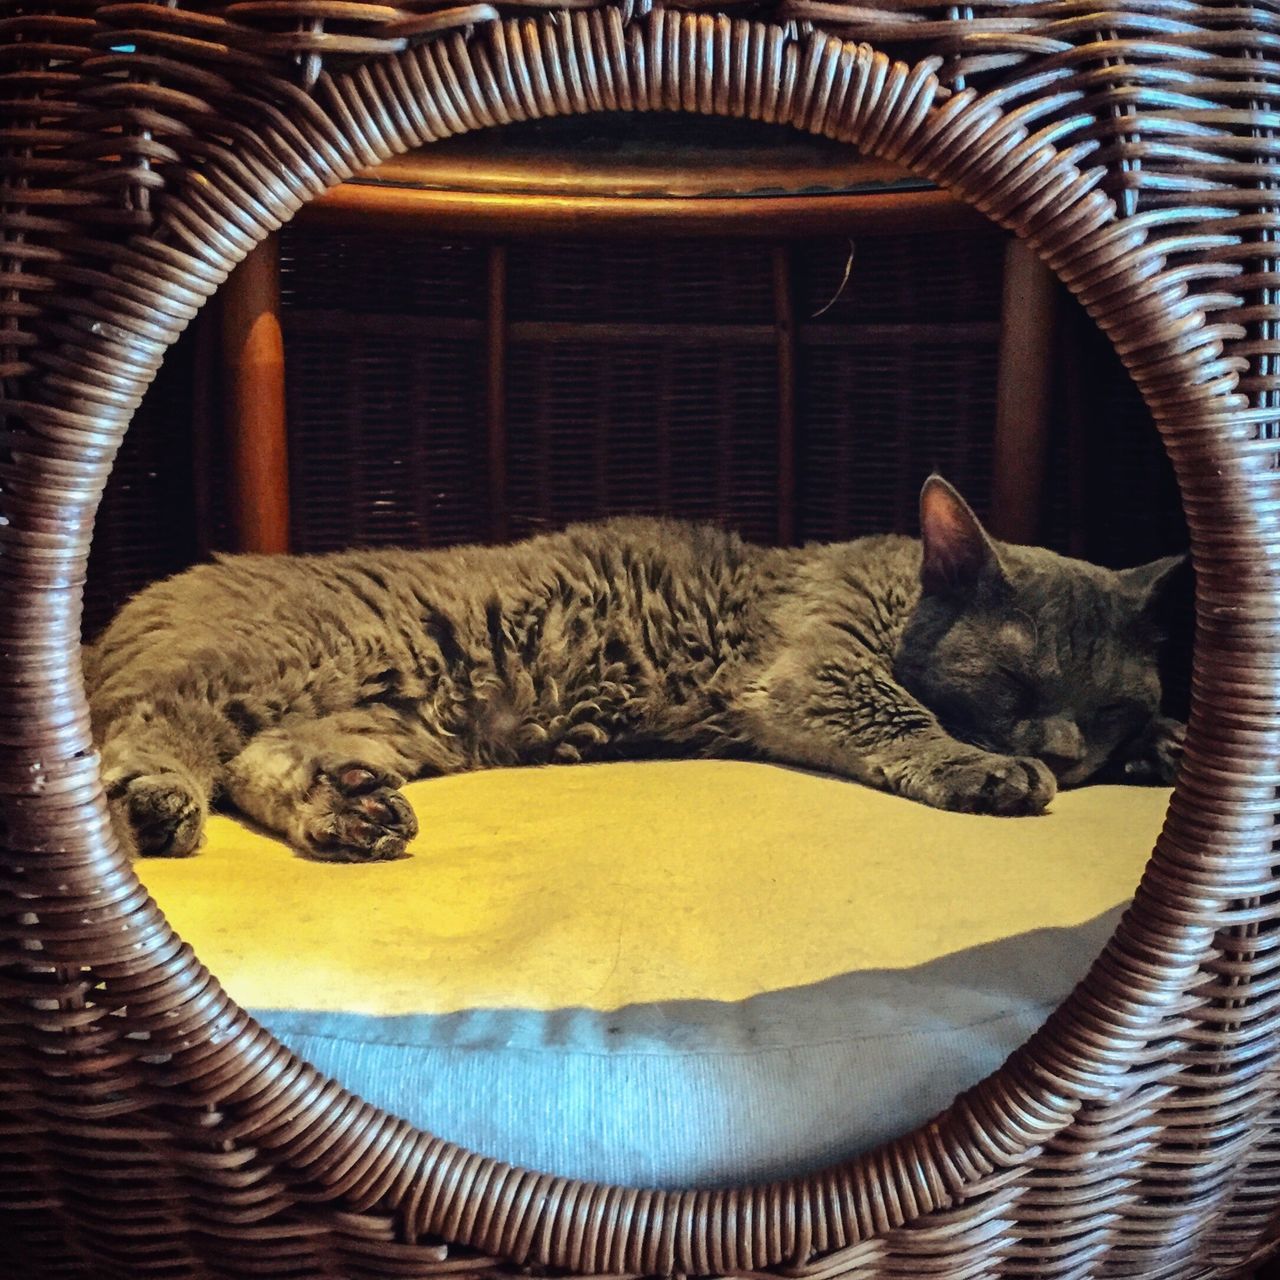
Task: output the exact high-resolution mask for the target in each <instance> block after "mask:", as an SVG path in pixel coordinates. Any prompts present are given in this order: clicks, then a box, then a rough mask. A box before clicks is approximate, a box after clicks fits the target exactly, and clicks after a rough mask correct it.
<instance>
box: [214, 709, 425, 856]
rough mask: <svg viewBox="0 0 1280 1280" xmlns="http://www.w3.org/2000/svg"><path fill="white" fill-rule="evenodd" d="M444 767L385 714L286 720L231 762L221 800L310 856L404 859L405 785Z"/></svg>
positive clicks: (408, 814) (409, 816) (410, 821)
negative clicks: (410, 779) (426, 769)
mask: <svg viewBox="0 0 1280 1280" xmlns="http://www.w3.org/2000/svg"><path fill="white" fill-rule="evenodd" d="M424 754H431V755H434V758H428V759H424ZM449 763H450V761H449V759H448V757H447V753H446V752H435V753H429V752H428V753H424V751H423V747H422V743H420V742H418V741H416V740H415V737H414V735H412V734H410V733H406V731H405V729H404V726H403V725H402V724H401V722H400V717H399V716H398V715H396V714H395V713H393V712H392V711H390V710H389V709H387V708H385V707H369V708H356V709H354V710H351V711H343V712H336V713H334V714H332V715H327V716H321V717H318V718H307V717H302V716H287V717H286V718H285V719H284V720H282V721H281V722H280V723H279V724H278V725H276V726H275V727H274V728H271V729H267V730H264V731H263V732H262V733H259V734H258V735H257V736H256V737H254V738H253V739H252V740H251V741H250V742H249V743H248V745H247V746H246V747H245V748H244V750H243V751H241V752H240V754H239V755H238V756H236V757H235V759H234V760H232V761H231V762H230V764H229V765H228V766H227V775H226V784H225V785H226V794H227V797H228V799H229V800H230V801H231V802H232V804H234V805H235V806H236V808H238V809H240V810H241V811H242V812H244V813H246V814H248V815H249V817H251V818H254V819H256V820H257V821H258V822H260V823H262V825H263V826H265V827H267V828H268V829H270V830H271V831H275V832H278V833H279V834H280V835H281V836H283V837H284V838H285V839H286V840H287V841H288V842H289V843H290V844H291V845H293V847H294V848H295V849H297V850H299V851H300V852H302V853H305V854H306V855H308V856H309V857H312V858H317V859H320V860H322V861H326V862H368V861H379V860H384V859H389V858H400V857H403V856H404V854H405V848H406V846H407V845H408V843H409V841H410V840H412V839H413V837H414V836H415V835H417V833H418V822H417V819H416V818H415V817H414V814H413V810H412V808H411V807H410V806H409V802H408V801H407V800H406V799H405V798H404V796H403V795H402V794H401V793H400V787H401V786H402V785H403V784H404V781H405V779H406V778H408V777H412V776H413V775H414V774H416V773H419V772H421V771H422V770H423V769H424V767H430V768H432V769H433V771H446V770H445V769H444V768H442V766H447V765H448V764H449Z"/></svg>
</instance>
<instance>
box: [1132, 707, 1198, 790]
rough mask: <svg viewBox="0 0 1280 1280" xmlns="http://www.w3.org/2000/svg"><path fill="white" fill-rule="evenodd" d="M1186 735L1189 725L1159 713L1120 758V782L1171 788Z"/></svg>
mask: <svg viewBox="0 0 1280 1280" xmlns="http://www.w3.org/2000/svg"><path fill="white" fill-rule="evenodd" d="M1186 736H1187V726H1186V725H1184V724H1183V723H1182V722H1181V721H1180V720H1170V719H1169V718H1168V717H1167V716H1157V717H1156V718H1155V719H1154V720H1152V722H1151V724H1150V725H1149V726H1148V727H1147V729H1146V731H1145V732H1144V733H1143V734H1142V736H1141V737H1140V738H1139V739H1138V740H1137V741H1136V742H1135V743H1134V744H1133V745H1132V746H1131V747H1130V748H1129V750H1128V751H1127V752H1126V753H1125V755H1124V757H1123V759H1122V760H1121V761H1120V767H1119V770H1118V774H1119V776H1118V778H1117V781H1120V782H1132V783H1137V784H1140V785H1143V786H1151V787H1171V786H1172V785H1173V784H1174V782H1175V780H1176V779H1177V776H1178V766H1179V765H1180V764H1181V763H1182V745H1183V742H1184V741H1185V739H1186Z"/></svg>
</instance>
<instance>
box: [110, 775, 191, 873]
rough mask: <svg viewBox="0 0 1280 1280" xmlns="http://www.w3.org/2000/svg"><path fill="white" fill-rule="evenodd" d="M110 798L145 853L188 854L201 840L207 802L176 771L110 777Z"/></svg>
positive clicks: (183, 855)
mask: <svg viewBox="0 0 1280 1280" xmlns="http://www.w3.org/2000/svg"><path fill="white" fill-rule="evenodd" d="M107 798H108V800H110V801H111V802H112V804H113V806H114V807H117V808H118V809H119V810H120V811H121V812H122V813H123V815H124V818H125V821H126V822H127V823H128V824H129V830H130V831H131V832H132V834H133V839H134V842H135V843H136V845H137V849H138V852H139V853H141V854H143V855H144V856H147V857H153V858H185V857H187V856H188V855H189V854H192V853H194V852H195V851H196V848H197V846H198V845H199V844H200V833H201V831H202V830H203V829H204V805H203V804H202V803H201V802H200V798H199V797H198V796H197V795H196V794H195V793H194V791H193V790H192V788H191V785H190V783H189V782H187V780H186V779H185V778H182V777H181V776H179V775H178V774H176V773H141V774H125V775H122V776H118V777H115V778H111V777H108V778H107Z"/></svg>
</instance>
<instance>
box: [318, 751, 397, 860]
mask: <svg viewBox="0 0 1280 1280" xmlns="http://www.w3.org/2000/svg"><path fill="white" fill-rule="evenodd" d="M403 784H404V779H403V778H400V777H397V776H396V775H395V774H391V773H387V772H385V771H383V770H380V769H375V768H373V767H372V766H370V765H366V764H361V763H360V762H358V761H350V762H347V763H344V764H341V765H338V766H337V767H336V768H333V769H323V770H321V771H320V772H319V773H318V774H317V775H316V783H315V786H314V788H313V789H312V793H311V804H310V806H309V807H310V809H311V813H310V814H309V816H308V818H307V821H306V823H305V825H304V829H303V835H304V844H305V850H306V852H307V854H308V855H309V856H311V857H313V858H318V859H320V860H321V861H323V862H386V861H390V860H391V859H394V858H403V857H405V856H406V849H407V846H408V844H409V841H410V840H412V839H413V837H414V836H416V835H417V834H418V820H417V818H416V817H414V813H413V809H412V808H411V807H410V805H409V802H408V801H407V800H406V799H405V798H404V796H402V795H401V794H400V787H401V786H402V785H403Z"/></svg>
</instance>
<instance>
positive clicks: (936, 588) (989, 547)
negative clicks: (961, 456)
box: [920, 475, 1003, 595]
mask: <svg viewBox="0 0 1280 1280" xmlns="http://www.w3.org/2000/svg"><path fill="white" fill-rule="evenodd" d="M920 540H921V542H922V544H923V556H922V559H921V562H920V585H921V587H922V588H923V589H924V591H925V594H926V595H957V594H965V593H968V592H971V591H973V590H974V589H975V588H976V587H977V586H978V584H979V582H980V581H982V580H983V579H989V578H991V577H993V576H999V577H1003V570H1002V569H1001V565H1000V556H999V554H998V553H997V551H996V548H995V544H994V543H993V542H992V541H991V539H990V538H989V537H988V536H987V531H986V530H985V529H984V528H983V527H982V525H981V523H980V522H979V520H978V517H977V516H975V515H974V514H973V511H972V509H971V508H970V506H969V504H968V503H967V502H966V501H965V500H964V499H963V498H962V497H961V496H960V495H959V494H958V493H957V492H956V491H955V490H954V489H953V488H952V487H951V486H950V485H949V484H948V483H947V482H946V481H945V480H944V479H943V478H942V477H941V476H940V475H931V476H930V477H929V478H928V479H927V480H926V481H925V482H924V488H923V489H922V490H921V491H920Z"/></svg>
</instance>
